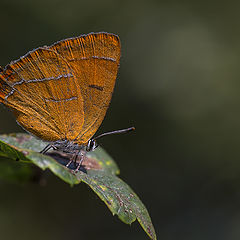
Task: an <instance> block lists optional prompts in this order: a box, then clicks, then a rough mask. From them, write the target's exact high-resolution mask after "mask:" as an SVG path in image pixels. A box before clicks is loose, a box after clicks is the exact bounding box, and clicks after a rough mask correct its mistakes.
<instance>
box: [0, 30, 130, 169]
mask: <svg viewBox="0 0 240 240" xmlns="http://www.w3.org/2000/svg"><path fill="white" fill-rule="evenodd" d="M120 50H121V47H120V40H119V37H118V36H117V35H114V34H109V33H104V32H102V33H90V34H87V35H82V36H80V37H76V38H69V39H65V40H62V41H59V42H57V43H54V44H53V45H51V46H44V47H40V48H37V49H35V50H33V51H31V52H29V53H27V54H26V55H24V56H23V57H21V58H20V59H18V60H16V61H13V62H11V63H10V64H9V65H7V66H6V67H5V69H0V102H2V103H3V104H5V105H6V106H7V107H9V108H10V109H11V110H12V112H13V113H14V115H15V117H16V120H17V122H18V123H19V124H20V125H21V126H22V127H23V128H24V129H25V130H26V131H28V132H30V133H32V134H34V135H35V136H37V137H39V138H41V139H43V140H45V141H49V142H51V143H50V144H49V145H48V146H47V147H46V148H45V149H43V151H42V153H45V152H47V151H48V150H49V149H50V148H54V149H59V150H63V151H65V152H74V151H78V153H79V152H80V151H82V150H84V151H91V150H93V149H95V148H96V139H97V138H99V137H102V136H105V135H108V134H113V133H121V132H128V131H131V130H133V129H134V128H128V129H124V130H118V131H113V132H110V133H104V134H102V135H100V136H98V137H96V138H92V137H93V135H94V134H95V132H96V131H97V129H98V128H99V126H100V124H101V123H102V121H103V119H104V116H105V114H106V111H107V108H108V106H109V104H110V101H111V96H112V93H113V89H114V85H115V81H116V76H117V71H118V67H119V61H120ZM79 165H80V164H79Z"/></svg>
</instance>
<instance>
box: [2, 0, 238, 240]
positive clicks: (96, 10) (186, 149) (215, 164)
mask: <svg viewBox="0 0 240 240" xmlns="http://www.w3.org/2000/svg"><path fill="white" fill-rule="evenodd" d="M239 8H240V4H239V3H237V1H225V3H224V1H190V0H188V1H177V0H175V1H153V0H145V1H144V0H133V1H131V0H128V1H126V0H125V1H124V0H121V1H120V0H119V1H117V0H115V1H110V0H101V1H100V0H84V1H83V0H79V1H77V0H75V1H74V0H41V1H33V0H21V1H19V0H11V1H9V0H0V22H1V27H0V65H2V66H4V65H6V64H7V63H9V62H10V61H11V60H15V59H17V58H19V57H20V56H22V55H24V54H25V53H26V52H27V51H29V50H32V49H34V48H36V47H39V46H43V45H49V44H52V43H53V42H55V41H57V40H60V39H63V38H67V37H72V36H78V35H81V34H83V33H89V32H98V31H106V32H113V33H116V34H118V35H119V36H120V39H121V42H122V58H121V67H120V71H119V74H118V78H117V84H116V88H115V92H114V95H113V99H112V103H111V106H110V108H109V110H108V113H107V116H106V118H105V120H104V122H103V125H102V126H101V128H100V129H99V132H104V131H108V130H115V129H120V128H124V127H129V126H132V125H134V126H135V127H136V129H137V130H136V132H135V133H131V134H128V135H122V136H109V137H106V138H105V139H102V140H101V141H100V143H101V145H102V146H103V147H104V148H105V149H106V150H107V151H108V152H109V153H110V154H111V155H112V157H113V158H114V159H115V160H116V161H117V163H118V165H119V167H120V169H121V177H122V179H123V180H124V181H126V182H127V183H128V184H129V185H130V186H131V187H132V188H133V189H134V190H135V191H136V193H137V194H138V195H139V197H140V198H141V199H142V201H143V202H144V203H145V205H146V207H147V208H148V210H149V213H150V215H151V217H152V220H153V223H154V226H155V228H156V232H157V235H158V238H159V239H161V240H170V239H171V240H173V239H178V240H180V239H184V240H187V239H192V240H198V239H199V240H200V239H207V240H208V239H209V240H212V239H218V240H222V239H224V240H225V239H227V240H238V239H239V238H240V149H239V140H240V123H239V122H240V112H239V103H240V101H239V100H240V95H239V92H240V90H239V89H240V68H239V66H240V16H239ZM16 131H18V132H19V131H22V130H21V128H20V127H18V126H17V124H16V123H15V120H14V118H13V117H12V116H11V114H10V113H9V111H7V110H6V109H4V107H1V108H0V133H10V132H16ZM46 177H47V185H46V186H44V187H42V186H39V185H38V184H34V183H30V184H27V185H15V184H9V183H7V182H5V181H0V238H1V239H4V240H8V239H24V240H25V239H26V240H30V239H35V240H40V239H44V240H50V239H51V240H52V239H59V240H65V239H69V240H72V239H73V240H76V239H90V240H92V239H115V240H118V239H119V240H120V239H121V240H122V239H139V240H140V239H148V237H147V235H146V234H145V233H144V232H143V230H142V229H141V228H140V226H139V225H138V224H136V223H134V224H132V226H131V227H129V226H127V225H125V224H123V223H122V222H120V221H119V220H118V219H117V218H116V217H113V216H111V213H110V211H109V210H108V209H107V207H106V206H105V205H104V204H103V203H102V202H101V201H100V200H99V199H98V198H97V197H96V195H95V194H94V193H93V192H92V191H91V190H90V189H88V187H87V186H85V185H84V184H81V185H79V186H76V187H74V188H70V187H69V186H68V185H67V184H65V183H63V182H62V181H61V180H59V179H57V178H56V177H55V176H52V175H51V174H50V173H48V174H46Z"/></svg>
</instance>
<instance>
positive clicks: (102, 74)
mask: <svg viewBox="0 0 240 240" xmlns="http://www.w3.org/2000/svg"><path fill="white" fill-rule="evenodd" d="M49 49H52V50H54V51H55V52H57V53H58V54H60V55H61V56H62V57H63V58H64V59H66V61H67V62H68V63H69V65H70V67H71V68H72V69H73V72H74V74H75V77H76V81H77V82H78V84H79V86H81V95H82V98H83V112H84V115H83V125H82V129H81V131H79V134H78V136H77V137H76V139H75V142H77V143H79V144H85V143H86V142H87V141H88V140H89V139H90V138H91V137H92V136H93V135H94V133H95V132H96V131H97V129H98V128H99V126H100V124H101V123H102V121H103V119H104V117H105V114H106V111H107V108H108V106H109V104H110V101H111V97H112V92H113V89H114V85H115V81H116V76H117V71H118V67H119V61H120V51H121V47H120V40H119V38H118V36H116V35H114V34H108V33H95V34H94V33H93V34H88V35H85V36H82V37H80V38H72V39H67V40H63V41H60V42H58V43H56V44H54V45H53V46H50V47H49Z"/></svg>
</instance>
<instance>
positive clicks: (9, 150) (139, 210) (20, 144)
mask: <svg viewBox="0 0 240 240" xmlns="http://www.w3.org/2000/svg"><path fill="white" fill-rule="evenodd" d="M45 146H46V143H44V142H42V141H40V140H38V139H36V138H34V137H33V136H30V135H28V134H10V135H0V169H1V170H0V177H3V176H4V173H5V172H6V171H7V170H6V167H5V168H4V167H3V168H2V166H4V165H2V164H3V162H6V159H8V162H11V161H9V160H10V159H11V160H14V163H15V165H16V163H19V165H21V166H24V165H25V166H27V168H26V169H27V170H26V169H25V170H24V171H23V169H22V170H21V171H19V172H21V174H23V175H26V176H28V175H29V165H31V164H30V163H33V164H34V165H36V166H38V167H39V168H41V169H42V170H45V169H47V168H48V169H50V170H51V171H52V172H53V173H54V174H55V175H56V176H58V177H59V178H61V179H62V180H63V181H65V182H67V183H69V184H70V185H74V184H79V183H80V182H81V181H82V182H84V183H86V184H87V185H88V186H89V187H90V188H91V189H92V190H93V191H94V192H95V193H96V194H97V195H98V196H99V197H100V199H101V200H102V201H104V203H105V204H106V205H107V207H108V208H109V209H110V211H111V212H112V213H113V215H115V214H116V215H118V217H119V219H121V220H122V221H123V222H124V223H127V224H131V223H132V222H134V221H135V220H136V219H137V220H138V221H139V223H140V224H141V226H142V228H143V229H144V231H145V232H146V233H147V234H148V236H149V237H150V238H151V239H156V234H155V231H154V227H153V225H152V222H151V219H150V216H149V214H148V212H147V209H146V208H145V206H144V205H143V203H142V202H141V200H140V199H139V198H138V196H137V195H136V194H135V193H134V191H133V190H132V189H131V188H130V187H129V186H128V185H127V184H126V183H125V182H123V181H122V180H121V179H120V178H118V177H117V176H116V175H117V174H119V169H118V167H117V165H116V163H115V162H114V161H113V159H112V158H111V157H110V156H109V155H108V154H107V153H106V152H105V151H104V150H103V149H102V148H101V147H98V148H97V149H96V150H94V151H92V152H88V153H87V154H86V157H85V159H84V161H83V164H82V165H83V167H81V171H79V172H77V173H76V172H75V171H74V170H71V169H69V168H66V167H65V165H66V164H67V163H68V161H69V158H70V157H71V156H69V154H65V153H59V152H51V153H49V155H43V154H40V153H39V151H41V150H42V149H43V148H44V147H45ZM16 160H18V162H16ZM12 162H13V161H12ZM5 166H6V164H5ZM19 170H20V167H19ZM9 172H11V171H9V169H8V173H9ZM21 174H20V175H21ZM5 175H7V176H8V174H5ZM10 175H11V176H13V175H14V172H12V173H11V174H10ZM5 179H6V176H5Z"/></svg>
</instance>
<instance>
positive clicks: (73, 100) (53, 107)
mask: <svg viewBox="0 0 240 240" xmlns="http://www.w3.org/2000/svg"><path fill="white" fill-rule="evenodd" d="M74 75H75V74H74V73H73V70H72V69H71V67H70V66H69V64H68V63H67V61H66V60H65V59H64V58H63V57H61V56H60V55H59V54H58V53H56V52H54V51H53V50H49V49H46V48H39V49H37V50H35V51H32V52H29V53H28V54H27V55H25V56H24V57H21V58H20V59H19V60H17V61H15V62H12V63H10V64H9V65H8V66H7V67H6V69H5V70H4V71H2V72H1V73H0V101H2V102H3V103H4V104H5V105H7V106H9V107H10V108H11V109H12V110H13V112H14V114H15V116H16V118H17V121H18V123H19V124H20V125H21V126H22V127H23V128H25V129H26V130H27V131H29V132H31V133H33V134H34V135H36V136H37V137H40V138H42V139H44V140H47V141H55V140H59V139H70V140H73V139H75V138H76V137H77V135H78V133H79V131H81V129H82V125H83V118H82V116H83V99H82V97H81V92H80V87H79V85H78V83H77V82H76V81H75V78H74Z"/></svg>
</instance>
